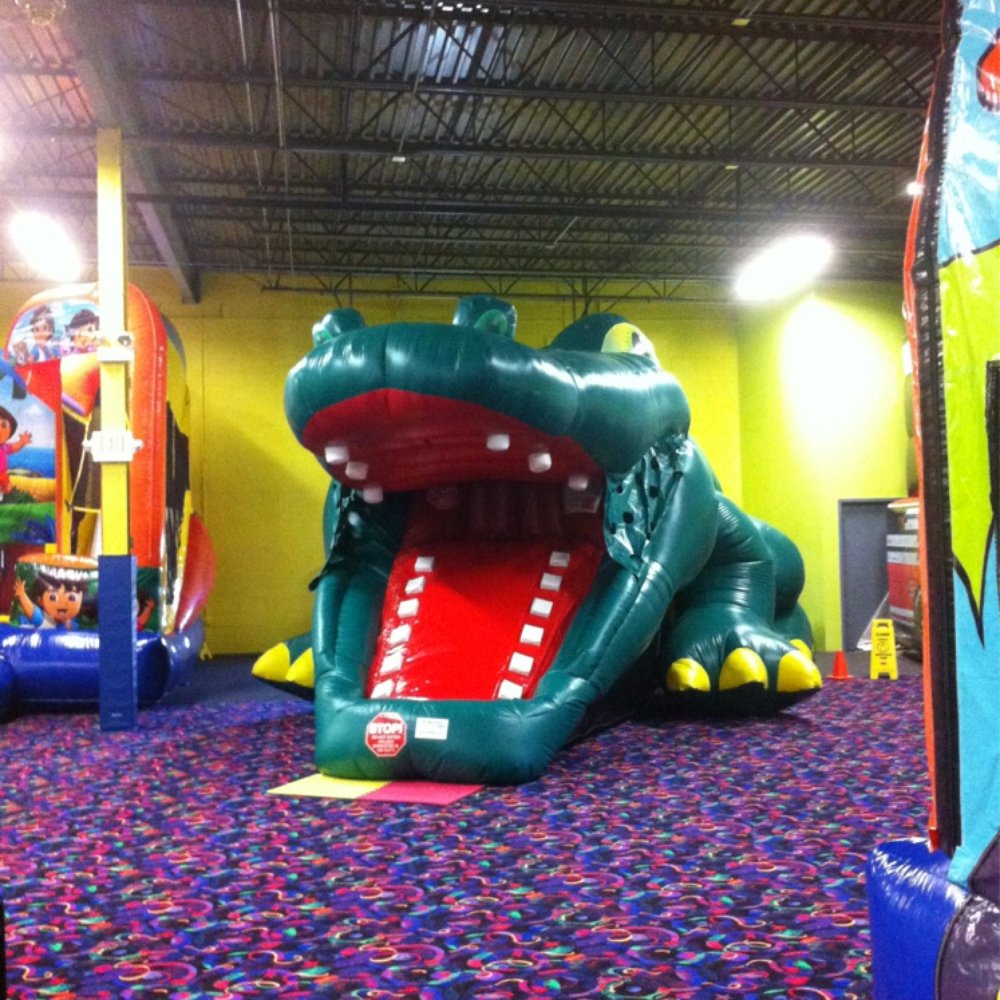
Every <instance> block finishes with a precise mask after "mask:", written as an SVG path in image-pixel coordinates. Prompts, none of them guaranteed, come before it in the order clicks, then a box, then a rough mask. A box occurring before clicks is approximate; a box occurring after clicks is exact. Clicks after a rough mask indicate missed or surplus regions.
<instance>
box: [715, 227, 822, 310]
mask: <svg viewBox="0 0 1000 1000" xmlns="http://www.w3.org/2000/svg"><path fill="white" fill-rule="evenodd" d="M832 256H833V246H832V244H831V243H830V241H829V240H828V239H826V238H825V237H823V236H814V235H811V234H803V235H799V236H786V237H784V238H783V239H780V240H777V241H775V242H774V243H772V244H770V246H767V247H765V248H764V249H763V250H762V251H761V252H760V253H759V254H757V256H756V257H752V258H751V259H750V260H749V261H747V262H746V264H744V265H743V267H742V268H741V269H740V272H739V274H738V275H737V277H736V284H735V289H734V290H735V293H736V297H737V298H739V299H743V300H744V301H746V302H773V301H775V300H776V299H783V298H785V297H787V296H789V295H791V294H793V293H794V292H797V291H799V289H801V288H804V287H805V286H806V285H807V284H808V283H809V282H810V281H812V279H813V278H815V277H817V276H818V275H819V274H821V273H822V271H823V270H824V269H825V268H826V265H827V264H829V262H830V258H831V257H832Z"/></svg>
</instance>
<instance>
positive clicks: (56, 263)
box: [10, 212, 83, 281]
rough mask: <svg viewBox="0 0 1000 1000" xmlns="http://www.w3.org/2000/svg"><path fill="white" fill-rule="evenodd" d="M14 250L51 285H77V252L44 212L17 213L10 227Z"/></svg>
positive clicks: (62, 230) (61, 230)
mask: <svg viewBox="0 0 1000 1000" xmlns="http://www.w3.org/2000/svg"><path fill="white" fill-rule="evenodd" d="M10 235H11V238H12V239H13V240H14V246H15V247H17V250H18V252H19V253H20V254H21V256H22V257H23V258H24V260H25V262H26V263H27V264H29V265H30V266H31V267H32V269H34V270H35V271H37V272H38V274H39V275H40V276H41V277H43V278H48V279H50V280H52V281H77V280H78V279H79V277H80V272H81V271H82V270H83V262H82V261H81V260H80V252H79V250H77V248H76V246H75V245H74V244H73V241H72V240H71V239H70V238H69V236H68V235H67V233H66V231H65V230H64V229H63V227H62V226H61V225H59V223H58V222H56V220H55V219H53V218H52V217H51V216H50V215H45V214H44V213H43V212H20V213H19V214H18V215H16V216H14V218H13V219H12V220H11V224H10Z"/></svg>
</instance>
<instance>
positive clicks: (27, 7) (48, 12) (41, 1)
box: [14, 0, 66, 28]
mask: <svg viewBox="0 0 1000 1000" xmlns="http://www.w3.org/2000/svg"><path fill="white" fill-rule="evenodd" d="M14 3H15V4H16V6H18V7H20V8H21V10H23V11H24V13H25V14H27V16H28V19H29V20H30V21H31V23H32V24H37V25H38V26H39V27H40V28H47V27H48V26H49V25H50V24H52V23H53V22H54V21H55V20H56V18H58V17H59V15H60V14H61V13H62V12H63V11H64V10H65V9H66V0H14Z"/></svg>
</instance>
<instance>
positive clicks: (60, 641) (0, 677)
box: [0, 619, 204, 718]
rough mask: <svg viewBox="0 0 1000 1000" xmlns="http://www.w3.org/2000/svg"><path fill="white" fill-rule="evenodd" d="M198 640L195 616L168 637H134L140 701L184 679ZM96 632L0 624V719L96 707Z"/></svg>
mask: <svg viewBox="0 0 1000 1000" xmlns="http://www.w3.org/2000/svg"><path fill="white" fill-rule="evenodd" d="M203 643H204V628H203V626H202V623H201V620H200V619H199V620H198V621H197V622H195V624H194V625H192V626H191V627H190V628H189V629H186V630H185V631H184V632H176V633H174V634H172V635H160V634H158V633H151V632H150V633H147V632H144V633H141V634H140V635H139V636H138V638H137V639H136V644H135V653H136V685H137V691H138V702H139V704H140V705H150V704H152V703H154V702H156V701H159V700H160V698H162V697H163V696H164V695H165V694H168V693H169V692H171V691H173V690H175V689H176V688H178V687H182V686H183V685H184V684H186V683H187V682H188V680H189V679H190V675H191V670H192V669H193V666H194V663H195V662H196V661H197V659H198V656H199V654H200V652H201V647H202V644H203ZM99 661H100V639H99V636H98V634H97V633H96V632H68V631H65V630H62V629H59V630H57V629H35V628H23V627H19V626H14V625H3V624H0V718H5V717H6V716H8V715H13V714H18V713H22V712H56V711H74V710H76V711H91V710H96V708H97V706H98V702H99V691H100V687H99V684H100V662H99Z"/></svg>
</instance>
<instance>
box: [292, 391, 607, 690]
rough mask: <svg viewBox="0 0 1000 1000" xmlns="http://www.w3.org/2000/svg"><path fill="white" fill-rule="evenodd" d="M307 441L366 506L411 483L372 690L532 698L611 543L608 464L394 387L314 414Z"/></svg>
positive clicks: (562, 441) (516, 426) (462, 406)
mask: <svg viewBox="0 0 1000 1000" xmlns="http://www.w3.org/2000/svg"><path fill="white" fill-rule="evenodd" d="M304 441H305V443H306V444H308V445H309V446H310V447H311V448H312V450H314V451H315V452H317V454H319V455H322V456H323V459H324V461H325V462H326V464H327V466H328V467H329V469H330V472H331V475H333V476H334V478H336V479H337V480H338V481H340V482H341V483H342V484H343V485H344V486H346V487H348V488H352V489H355V490H358V491H360V495H361V497H362V498H363V499H364V501H365V504H366V506H368V507H369V508H370V505H372V504H378V503H381V502H382V501H383V500H384V499H385V496H386V494H388V493H393V494H395V493H400V492H405V493H408V494H409V498H408V503H407V504H406V507H407V510H406V515H405V516H406V523H405V527H404V529H403V532H402V537H401V541H400V545H399V548H398V549H397V551H396V553H395V557H394V559H393V562H392V568H391V570H390V572H389V578H388V584H387V586H386V591H385V599H384V603H383V606H382V611H381V625H380V628H379V635H378V642H377V647H376V650H375V654H374V657H373V660H372V662H371V666H370V669H369V672H368V681H367V685H366V688H365V693H366V695H367V696H369V697H372V698H410V699H414V698H420V699H439V700H448V699H467V700H475V701H482V700H493V699H498V698H530V697H531V696H532V694H533V693H534V691H535V688H536V687H537V685H538V681H539V680H540V678H541V677H542V676H544V674H545V672H546V671H547V669H548V668H549V666H550V665H551V663H552V660H553V658H554V657H555V655H556V653H557V651H558V649H559V646H560V643H561V641H562V638H563V637H564V635H565V633H566V629H567V628H568V626H569V624H570V622H571V621H572V619H573V616H574V614H575V612H576V610H577V608H578V607H579V605H580V603H581V601H582V600H583V599H584V598H585V597H586V595H587V593H588V592H589V591H590V588H591V586H592V584H593V581H594V577H595V575H596V573H597V568H598V564H599V562H600V559H601V556H602V555H603V553H604V551H605V546H604V532H603V521H602V514H603V494H604V475H603V473H602V471H601V470H600V469H598V468H597V466H596V464H595V463H594V462H593V460H592V459H591V458H590V457H589V456H588V455H587V454H586V452H584V451H583V449H582V448H581V447H580V446H579V445H578V444H577V443H576V442H575V441H573V440H572V439H570V438H568V437H553V436H549V435H545V434H542V433H540V432H538V431H537V430H535V429H533V428H531V427H529V426H528V425H526V424H524V423H522V422H521V421H518V420H515V419H513V418H510V417H506V416H502V415H499V414H497V413H495V412H493V411H490V410H488V409H486V408H485V407H482V406H479V405H477V404H472V403H463V402H459V401H456V400H448V399H441V398H438V397H430V396H424V395H421V394H418V393H413V392H405V391H401V390H388V389H383V390H376V391H373V392H370V393H367V394H365V395H364V396H361V397H354V398H352V399H350V400H348V401H346V402H342V403H338V404H336V405H334V406H332V407H329V408H327V409H326V410H324V411H323V412H322V413H321V414H317V416H316V417H315V418H314V419H313V420H311V421H310V423H309V424H308V426H307V428H306V431H305V434H304ZM368 513H369V515H370V514H371V513H372V512H371V511H370V510H369V511H368ZM359 516H360V515H359Z"/></svg>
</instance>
